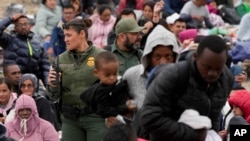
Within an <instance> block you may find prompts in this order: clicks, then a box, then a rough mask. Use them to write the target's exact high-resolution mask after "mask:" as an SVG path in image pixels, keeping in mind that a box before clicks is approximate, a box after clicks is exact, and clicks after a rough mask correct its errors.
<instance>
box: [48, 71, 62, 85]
mask: <svg viewBox="0 0 250 141" xmlns="http://www.w3.org/2000/svg"><path fill="white" fill-rule="evenodd" d="M61 75H62V74H61V73H59V77H61ZM55 80H56V71H55V70H54V69H50V71H49V76H48V84H49V85H50V86H51V87H57V85H53V84H52V82H53V81H55Z"/></svg>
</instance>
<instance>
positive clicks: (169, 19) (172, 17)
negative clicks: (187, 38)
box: [166, 13, 181, 24]
mask: <svg viewBox="0 0 250 141" xmlns="http://www.w3.org/2000/svg"><path fill="white" fill-rule="evenodd" d="M180 17H181V16H180V15H179V14H177V13H174V14H172V15H170V16H168V17H167V19H166V22H167V23H168V24H174V22H175V21H176V20H177V19H179V18H180Z"/></svg>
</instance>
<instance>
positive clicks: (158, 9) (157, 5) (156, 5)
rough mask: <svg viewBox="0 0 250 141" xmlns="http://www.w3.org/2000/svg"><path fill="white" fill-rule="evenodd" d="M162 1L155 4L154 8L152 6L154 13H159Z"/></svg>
mask: <svg viewBox="0 0 250 141" xmlns="http://www.w3.org/2000/svg"><path fill="white" fill-rule="evenodd" d="M164 4H165V3H164V1H163V0H161V1H158V2H156V4H155V6H154V13H160V12H161V11H162V9H163V7H164Z"/></svg>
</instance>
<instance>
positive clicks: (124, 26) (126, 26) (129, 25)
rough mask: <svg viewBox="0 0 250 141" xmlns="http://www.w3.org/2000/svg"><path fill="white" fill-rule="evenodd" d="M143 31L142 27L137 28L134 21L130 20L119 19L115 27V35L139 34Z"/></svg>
mask: <svg viewBox="0 0 250 141" xmlns="http://www.w3.org/2000/svg"><path fill="white" fill-rule="evenodd" d="M143 29H144V27H142V26H139V25H138V24H137V23H136V21H135V20H134V19H132V18H124V19H121V20H120V21H119V22H118V23H117V24H116V26H115V33H116V35H118V34H120V33H128V32H130V33H133V32H140V31H142V30H143Z"/></svg>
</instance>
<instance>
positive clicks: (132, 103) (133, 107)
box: [126, 99, 136, 112]
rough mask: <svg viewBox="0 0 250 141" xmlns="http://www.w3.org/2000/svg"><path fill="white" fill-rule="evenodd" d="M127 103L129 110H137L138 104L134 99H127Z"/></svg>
mask: <svg viewBox="0 0 250 141" xmlns="http://www.w3.org/2000/svg"><path fill="white" fill-rule="evenodd" d="M126 105H127V107H128V110H129V111H130V112H133V111H135V110H136V104H135V103H134V101H133V100H132V99H130V100H127V101H126Z"/></svg>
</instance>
